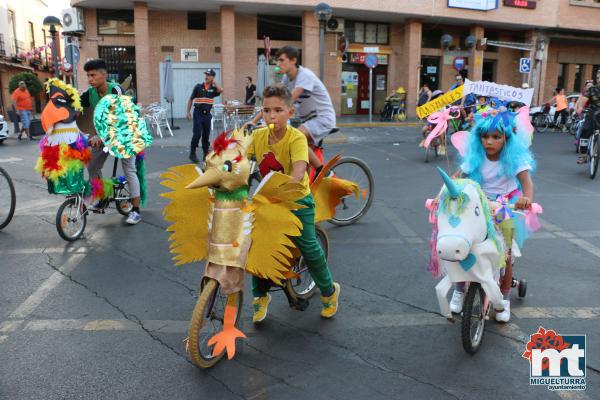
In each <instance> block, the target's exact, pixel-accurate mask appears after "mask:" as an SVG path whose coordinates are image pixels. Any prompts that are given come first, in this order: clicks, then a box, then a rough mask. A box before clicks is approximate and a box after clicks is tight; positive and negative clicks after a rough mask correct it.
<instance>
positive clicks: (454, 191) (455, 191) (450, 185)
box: [437, 167, 460, 199]
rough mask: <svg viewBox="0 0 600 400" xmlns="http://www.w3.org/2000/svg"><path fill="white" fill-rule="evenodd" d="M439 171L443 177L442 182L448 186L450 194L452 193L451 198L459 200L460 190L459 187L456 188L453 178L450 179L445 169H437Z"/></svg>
mask: <svg viewBox="0 0 600 400" xmlns="http://www.w3.org/2000/svg"><path fill="white" fill-rule="evenodd" d="M437 170H438V172H439V173H440V175H441V176H442V180H443V181H444V183H445V184H446V188H447V189H448V193H450V197H452V198H453V199H455V198H457V197H458V195H459V194H460V190H458V186H456V183H454V181H453V180H452V178H450V177H449V176H448V174H447V173H446V172H445V171H444V170H443V169H441V168H440V167H437Z"/></svg>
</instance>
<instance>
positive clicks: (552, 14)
mask: <svg viewBox="0 0 600 400" xmlns="http://www.w3.org/2000/svg"><path fill="white" fill-rule="evenodd" d="M226 3H227V5H222V4H223V2H221V1H215V0H197V1H191V0H169V1H167V0H150V1H147V2H134V1H130V0H72V1H71V5H72V6H76V7H82V8H83V9H84V20H85V32H84V33H83V35H82V37H81V38H80V42H79V43H80V53H81V60H82V62H84V61H85V60H86V59H88V58H95V57H99V56H100V57H103V58H105V59H106V60H107V62H108V63H109V74H111V77H112V78H113V79H115V80H119V81H121V80H122V79H124V78H125V77H126V76H127V75H129V74H132V75H133V77H134V80H133V81H134V86H135V88H136V91H137V96H138V100H139V102H141V103H142V104H148V103H151V102H158V101H161V97H162V96H161V91H162V88H161V86H162V84H161V78H162V63H163V62H164V60H165V59H166V58H167V57H170V58H171V59H172V60H173V61H174V77H175V83H174V85H175V93H176V99H175V103H174V110H175V116H176V117H181V116H183V113H184V111H185V103H186V102H187V98H188V96H189V94H190V93H191V89H192V87H193V85H194V84H195V83H197V82H199V81H201V80H202V79H203V75H202V71H203V69H205V68H213V69H215V70H216V71H217V73H218V75H217V81H218V82H219V83H220V84H221V85H222V86H223V89H224V92H223V95H222V101H227V100H233V99H238V100H240V99H242V100H243V98H244V82H245V77H246V76H251V77H256V75H257V64H258V59H259V56H260V55H261V54H265V55H269V56H270V57H269V58H272V56H273V54H274V53H275V51H276V50H277V49H278V48H280V47H282V46H284V45H287V44H290V45H294V46H296V47H298V48H299V49H300V50H301V64H302V65H304V66H305V67H308V68H310V69H312V70H313V71H315V73H318V71H319V64H320V61H321V60H320V55H319V22H318V21H317V19H316V17H315V15H314V12H313V10H314V7H315V5H316V4H317V3H319V1H317V0H296V1H294V2H289V1H284V0H262V1H250V0H231V1H227V2H226ZM330 5H331V6H332V8H333V16H332V18H333V19H334V20H335V22H331V23H329V24H327V26H326V34H325V51H324V59H323V60H322V62H323V64H324V79H323V80H324V83H325V84H326V86H327V88H328V89H329V91H330V94H331V97H332V100H333V102H334V105H335V108H336V111H337V113H338V114H364V113H367V112H368V108H369V70H368V68H367V67H366V66H365V63H364V61H365V57H366V55H367V54H368V53H375V54H376V55H377V59H378V65H377V67H375V68H374V69H373V76H372V95H373V99H374V101H373V110H374V112H378V111H379V109H380V108H381V107H382V106H383V102H384V99H385V97H386V95H387V94H389V93H391V92H393V91H394V90H396V88H398V87H403V88H405V90H406V91H407V112H408V115H409V116H414V115H415V112H414V110H415V105H416V101H417V93H418V90H419V87H420V85H421V84H422V83H423V82H427V83H429V85H430V87H432V88H433V89H441V90H444V91H446V90H448V88H449V87H450V86H451V85H452V83H454V77H455V75H456V74H457V73H461V74H462V75H464V76H466V77H468V78H469V79H471V80H482V79H483V80H488V81H494V82H497V83H503V84H508V85H512V86H520V85H521V84H522V83H524V82H527V83H529V84H530V86H532V87H535V88H536V95H535V96H534V102H535V103H541V102H544V101H547V100H548V99H550V98H551V97H552V92H553V90H554V89H555V88H556V87H557V86H562V87H565V89H566V91H567V92H577V91H579V90H580V89H581V87H582V86H583V84H584V82H585V80H587V79H591V77H592V75H593V74H594V73H595V71H596V70H597V69H598V68H599V66H600V26H599V25H598V24H597V23H596V22H595V21H598V20H600V2H598V0H537V1H530V0H432V1H427V2H417V1H403V0H389V1H375V2H364V1H360V0H331V1H330ZM442 39H444V40H442ZM442 42H443V44H442ZM484 42H486V43H487V44H484ZM265 49H267V50H265ZM269 49H270V53H269ZM521 58H528V59H530V72H529V73H521V72H520V65H521V62H520V60H521ZM79 67H80V68H81V65H80V66H79ZM78 83H79V84H80V85H81V86H82V87H85V86H86V82H85V76H84V75H83V74H80V75H79V82H78Z"/></svg>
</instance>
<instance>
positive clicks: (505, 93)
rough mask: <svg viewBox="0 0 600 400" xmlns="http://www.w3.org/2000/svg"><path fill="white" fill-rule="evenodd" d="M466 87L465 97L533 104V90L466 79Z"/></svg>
mask: <svg viewBox="0 0 600 400" xmlns="http://www.w3.org/2000/svg"><path fill="white" fill-rule="evenodd" d="M464 87H465V89H464V95H465V96H466V95H468V94H470V93H473V94H478V95H483V96H487V97H497V98H498V99H500V100H505V101H518V102H520V103H524V104H525V105H527V106H529V105H530V104H531V99H532V97H533V88H531V89H521V88H516V87H512V86H508V85H498V84H497V83H494V82H488V81H476V82H473V81H470V80H468V79H466V80H465V84H464ZM427 104H429V103H427ZM427 104H425V105H427Z"/></svg>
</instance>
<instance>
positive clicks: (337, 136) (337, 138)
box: [323, 125, 348, 144]
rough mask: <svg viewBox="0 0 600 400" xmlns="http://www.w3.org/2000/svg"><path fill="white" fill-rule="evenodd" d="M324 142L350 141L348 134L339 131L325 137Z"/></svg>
mask: <svg viewBox="0 0 600 400" xmlns="http://www.w3.org/2000/svg"><path fill="white" fill-rule="evenodd" d="M338 126H339V125H338ZM323 143H324V144H343V143H348V136H346V135H344V134H343V133H337V134H335V135H332V136H330V137H326V138H325V139H323Z"/></svg>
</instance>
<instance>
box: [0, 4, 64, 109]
mask: <svg viewBox="0 0 600 400" xmlns="http://www.w3.org/2000/svg"><path fill="white" fill-rule="evenodd" d="M49 13H50V10H49V7H48V1H45V0H0V106H1V108H2V110H0V112H2V113H5V116H6V111H7V110H8V109H9V108H10V106H11V105H12V100H11V97H10V93H9V91H8V83H9V81H10V79H11V78H12V76H13V75H15V74H17V73H19V72H25V71H29V72H32V73H35V74H37V75H38V77H39V78H40V80H41V81H42V82H43V81H44V80H45V79H46V78H47V77H49V76H51V75H52V73H51V68H52V53H51V49H50V48H49V47H48V45H49V43H50V42H51V39H50V37H49V32H48V31H47V29H46V28H45V27H44V25H43V20H44V17H46V16H48V15H49ZM41 104H43V95H40V96H38V98H37V99H36V111H38V112H39V111H41Z"/></svg>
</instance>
